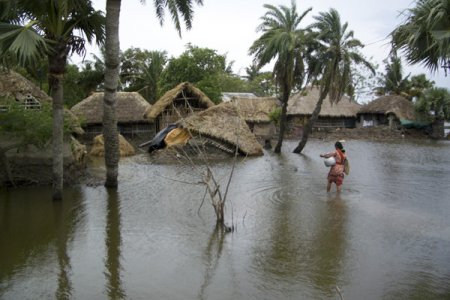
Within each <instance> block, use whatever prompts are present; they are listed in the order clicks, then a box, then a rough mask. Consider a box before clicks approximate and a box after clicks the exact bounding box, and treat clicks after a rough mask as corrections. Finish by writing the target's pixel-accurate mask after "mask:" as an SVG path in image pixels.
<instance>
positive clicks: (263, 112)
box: [230, 97, 280, 139]
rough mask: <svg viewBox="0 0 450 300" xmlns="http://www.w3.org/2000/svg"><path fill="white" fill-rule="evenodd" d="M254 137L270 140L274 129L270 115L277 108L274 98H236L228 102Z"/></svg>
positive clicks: (276, 100) (277, 103)
mask: <svg viewBox="0 0 450 300" xmlns="http://www.w3.org/2000/svg"><path fill="white" fill-rule="evenodd" d="M230 103H232V104H233V105H234V106H235V107H236V108H237V111H238V113H239V115H240V116H241V118H242V119H244V120H245V122H246V123H247V125H248V127H249V128H250V130H251V131H252V132H253V134H254V135H255V136H256V137H260V138H264V139H270V138H272V136H273V135H274V134H275V131H276V128H275V125H274V122H272V119H271V118H270V114H271V113H272V112H273V111H274V110H275V109H276V108H277V107H279V106H280V105H279V101H278V99H277V98H275V97H256V98H238V97H233V98H232V99H231V101H230Z"/></svg>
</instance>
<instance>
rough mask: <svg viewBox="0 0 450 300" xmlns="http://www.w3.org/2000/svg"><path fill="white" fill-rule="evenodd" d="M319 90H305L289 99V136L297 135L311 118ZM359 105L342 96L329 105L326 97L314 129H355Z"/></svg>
mask: <svg viewBox="0 0 450 300" xmlns="http://www.w3.org/2000/svg"><path fill="white" fill-rule="evenodd" d="M319 94H320V92H319V89H318V88H316V87H313V88H307V89H306V90H304V91H301V92H299V93H296V94H294V95H292V96H291V97H290V98H289V101H288V108H287V117H288V126H289V129H290V130H291V131H292V132H291V134H293V135H299V134H300V132H301V130H302V128H303V126H304V125H305V124H306V123H307V121H308V120H309V118H310V117H311V115H312V113H313V111H314V109H315V108H316V104H317V102H318V101H319ZM360 108H361V105H360V104H358V103H357V102H355V101H353V100H351V99H350V98H349V97H347V96H345V95H344V96H343V97H342V99H341V100H340V101H339V102H337V103H331V102H330V98H329V97H328V96H327V97H326V98H325V99H324V100H323V103H322V108H321V110H320V113H319V116H318V119H317V120H316V122H315V123H314V127H313V128H315V129H319V130H320V129H336V128H355V127H356V120H357V118H356V114H357V113H358V111H359V109H360Z"/></svg>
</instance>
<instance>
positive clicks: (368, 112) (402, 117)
mask: <svg viewBox="0 0 450 300" xmlns="http://www.w3.org/2000/svg"><path fill="white" fill-rule="evenodd" d="M358 119H359V126H362V127H371V126H383V125H384V126H389V127H390V128H392V129H396V128H398V127H399V126H400V125H406V126H407V125H408V124H410V123H411V124H412V123H413V122H414V121H415V120H416V114H415V110H414V104H413V103H412V102H411V101H409V100H408V99H406V98H404V97H402V96H399V95H386V96H381V97H379V98H377V99H375V100H373V101H371V102H369V103H367V104H366V105H364V106H363V107H361V108H360V110H359V111H358Z"/></svg>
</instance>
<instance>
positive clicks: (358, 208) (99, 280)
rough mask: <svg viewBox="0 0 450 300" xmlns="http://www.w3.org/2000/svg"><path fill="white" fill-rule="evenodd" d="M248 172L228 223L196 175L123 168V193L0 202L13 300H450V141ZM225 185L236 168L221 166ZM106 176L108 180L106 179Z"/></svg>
mask: <svg viewBox="0 0 450 300" xmlns="http://www.w3.org/2000/svg"><path fill="white" fill-rule="evenodd" d="M295 146H296V144H295V143H294V142H289V141H288V142H285V143H284V144H283V153H282V154H281V155H280V156H278V155H273V154H272V153H270V152H266V153H265V155H264V156H263V157H259V158H252V159H250V158H249V159H245V160H243V161H239V162H238V163H237V165H236V168H235V170H234V175H233V178H232V181H231V186H230V188H229V191H228V196H227V203H226V209H227V211H226V220H227V224H228V225H229V226H231V225H234V226H235V231H234V232H231V233H224V232H223V231H220V230H219V231H218V230H215V215H214V211H213V208H212V206H211V205H210V203H209V202H208V201H209V200H208V199H205V201H204V203H203V205H202V199H203V196H204V188H203V187H202V186H200V185H195V184H188V183H187V182H190V183H196V182H198V181H199V180H200V177H199V175H198V174H199V173H197V172H196V171H193V170H192V169H191V168H190V167H189V166H187V165H179V164H172V165H159V164H153V163H151V162H150V161H149V160H148V158H147V157H146V155H145V154H143V155H140V156H137V157H133V158H128V159H124V160H122V161H121V165H120V187H119V189H118V190H117V191H116V192H114V191H108V190H106V189H105V188H104V187H102V186H98V187H86V186H74V187H70V188H67V189H66V190H65V193H64V200H63V201H61V202H52V201H51V200H50V199H51V193H50V190H49V189H48V188H23V189H18V190H9V191H5V190H3V191H0V299H340V295H339V292H338V290H339V291H340V293H341V295H342V297H343V299H346V300H349V299H450V217H449V214H450V197H449V195H450V184H449V182H450V155H449V154H450V143H449V142H445V141H442V142H430V141H421V142H411V141H398V142H392V143H378V142H365V141H348V142H347V143H345V146H346V149H347V154H348V156H349V160H350V163H351V173H350V175H349V176H348V177H346V178H345V181H344V186H343V191H342V192H341V193H340V194H337V193H336V192H335V188H334V187H333V190H332V192H331V193H329V194H327V193H326V191H325V187H326V182H325V181H326V180H325V177H326V173H327V168H326V167H325V166H324V164H323V161H322V159H321V158H320V157H319V153H321V152H326V151H331V150H332V149H333V143H332V142H322V141H315V140H311V141H309V142H308V144H307V146H306V148H305V154H304V155H296V154H293V153H291V152H292V150H293V149H294V147H295ZM211 167H212V169H213V170H214V172H215V174H216V178H218V179H220V180H221V181H222V182H224V183H223V184H222V188H224V187H225V185H226V180H227V174H229V172H230V167H231V162H220V163H215V164H212V165H211ZM100 171H101V170H100Z"/></svg>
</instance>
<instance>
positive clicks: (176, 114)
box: [155, 101, 205, 132]
mask: <svg viewBox="0 0 450 300" xmlns="http://www.w3.org/2000/svg"><path fill="white" fill-rule="evenodd" d="M183 102H184V103H185V101H183ZM197 102H198V101H197ZM184 103H182V104H181V105H180V104H177V105H176V106H175V108H174V107H173V106H169V107H167V108H166V109H164V110H163V111H162V112H161V114H160V115H159V116H158V117H157V119H156V122H155V124H156V128H155V131H156V132H158V131H160V130H162V129H164V128H166V127H167V126H168V125H169V124H172V123H175V122H177V121H178V120H180V119H181V118H185V117H187V116H189V115H191V114H192V113H196V112H199V111H202V110H205V108H199V107H195V106H194V105H193V104H186V105H183V104H184Z"/></svg>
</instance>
